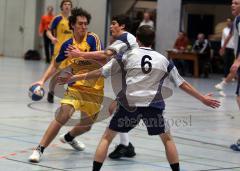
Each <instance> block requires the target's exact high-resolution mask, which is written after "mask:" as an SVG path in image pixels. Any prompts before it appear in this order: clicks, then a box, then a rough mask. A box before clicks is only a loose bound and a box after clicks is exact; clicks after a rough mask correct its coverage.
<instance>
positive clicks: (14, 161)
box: [0, 57, 240, 171]
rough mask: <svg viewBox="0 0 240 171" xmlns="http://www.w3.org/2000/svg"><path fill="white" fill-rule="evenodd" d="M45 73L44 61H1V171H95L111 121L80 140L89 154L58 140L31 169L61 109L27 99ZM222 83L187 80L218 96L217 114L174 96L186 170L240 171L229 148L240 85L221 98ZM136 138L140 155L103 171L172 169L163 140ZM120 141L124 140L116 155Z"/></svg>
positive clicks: (238, 117)
mask: <svg viewBox="0 0 240 171" xmlns="http://www.w3.org/2000/svg"><path fill="white" fill-rule="evenodd" d="M45 69H46V65H45V64H44V62H39V61H24V60H22V59H15V58H6V57H5V58H3V57H1V58H0V83H1V84H0V97H1V98H0V109H1V115H0V132H1V134H0V170H4V171H12V170H18V171H30V170H32V171H50V170H64V171H71V170H72V171H75V170H78V171H85V170H86V171H87V170H89V171H90V170H91V166H92V160H93V155H94V152H95V150H96V146H97V144H98V141H99V138H100V137H101V135H102V133H103V131H104V129H105V127H106V126H107V125H108V120H104V121H101V122H98V123H97V124H95V125H94V127H93V129H92V130H91V131H90V132H89V133H87V134H85V135H83V136H81V137H78V139H79V140H81V141H83V142H84V143H85V144H86V145H87V148H86V150H85V151H84V152H76V151H74V150H72V149H71V148H70V147H69V146H67V145H65V144H61V143H60V142H59V141H58V139H55V140H54V142H53V143H52V144H51V146H50V147H49V148H48V149H46V151H45V153H44V157H43V160H42V162H40V163H39V164H31V163H29V162H28V160H27V158H28V156H29V155H30V154H31V152H32V148H33V147H35V146H36V145H37V144H38V142H39V141H40V138H41V136H42V135H43V133H44V131H45V129H46V127H47V126H48V124H49V122H50V121H51V120H52V119H53V118H54V111H55V110H56V108H57V107H58V101H56V102H55V104H48V103H47V101H46V97H45V98H44V99H43V100H42V101H40V102H34V103H32V101H31V100H30V99H29V97H28V95H27V94H28V87H29V85H30V83H32V82H33V81H36V80H37V79H38V78H39V77H40V75H41V73H42V72H43V71H44V70H45ZM220 79H221V77H220V76H211V78H210V79H193V78H186V80H188V81H189V82H190V83H192V84H193V85H194V86H195V87H196V88H197V89H199V90H201V91H203V92H204V93H207V92H213V93H214V95H215V96H216V98H218V99H219V100H220V101H221V102H222V106H221V108H219V109H217V110H213V109H210V108H207V107H205V106H203V105H202V104H200V103H199V102H198V101H197V100H195V99H193V98H192V97H190V96H187V95H186V94H185V93H183V92H182V91H181V90H179V89H174V95H173V96H172V97H171V98H169V99H168V100H167V108H166V112H165V117H166V118H168V121H169V122H170V124H172V129H171V130H172V134H173V136H174V139H175V142H176V144H177V148H178V151H179V156H180V164H181V170H182V171H200V170H201V171H210V170H235V171H237V170H240V153H237V152H233V151H231V150H230V149H229V145H230V144H231V143H233V142H235V140H237V139H238V138H239V137H240V133H239V128H240V126H239V123H240V114H239V109H238V108H237V105H236V102H235V95H234V91H235V86H236V82H233V83H231V84H230V85H228V87H227V89H226V94H227V97H225V98H221V97H220V96H219V95H218V92H216V91H214V88H213V86H214V84H216V83H217V82H218V81H219V80H220ZM46 89H47V88H46ZM105 89H106V96H109V97H112V96H113V94H112V92H111V91H110V90H111V88H110V84H109V80H108V81H106V86H105ZM68 129H70V127H64V128H63V129H62V130H61V132H60V133H65V132H66V131H67V130H68ZM130 138H131V142H132V143H133V144H134V145H135V147H136V152H137V156H136V157H135V158H132V159H128V158H124V159H121V160H119V161H112V160H110V159H107V160H106V162H105V163H104V166H103V169H102V170H105V171H122V170H127V171H146V170H147V171H159V170H161V171H164V170H166V171H167V170H170V168H169V164H168V162H167V160H166V157H165V152H164V148H163V145H162V143H161V142H160V139H159V138H158V137H149V136H148V135H147V132H146V129H145V127H144V126H142V125H141V124H140V125H139V126H138V127H137V128H136V129H134V130H133V131H132V132H131V133H130ZM117 142H118V138H116V139H115V140H114V143H113V144H112V145H111V148H110V151H112V150H113V149H114V146H115V145H116V144H117Z"/></svg>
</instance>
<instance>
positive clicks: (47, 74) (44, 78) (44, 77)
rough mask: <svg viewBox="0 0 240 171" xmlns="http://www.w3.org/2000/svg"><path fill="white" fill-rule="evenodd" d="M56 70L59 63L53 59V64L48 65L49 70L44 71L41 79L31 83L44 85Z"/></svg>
mask: <svg viewBox="0 0 240 171" xmlns="http://www.w3.org/2000/svg"><path fill="white" fill-rule="evenodd" d="M56 71H57V64H56V62H55V60H52V62H51V64H50V65H49V66H48V68H47V70H46V71H45V72H44V73H43V75H42V77H41V78H40V80H39V81H37V82H34V83H32V84H31V85H35V84H39V85H40V86H43V85H44V83H45V82H46V81H47V80H48V79H49V78H50V77H51V76H53V75H54V74H55V73H56Z"/></svg>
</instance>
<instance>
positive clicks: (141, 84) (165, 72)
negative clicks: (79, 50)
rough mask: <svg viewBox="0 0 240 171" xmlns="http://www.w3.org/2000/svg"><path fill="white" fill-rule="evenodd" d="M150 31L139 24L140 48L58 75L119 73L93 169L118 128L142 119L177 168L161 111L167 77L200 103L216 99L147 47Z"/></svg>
mask: <svg viewBox="0 0 240 171" xmlns="http://www.w3.org/2000/svg"><path fill="white" fill-rule="evenodd" d="M154 34H155V33H154V31H153V29H152V28H151V27H150V26H146V25H145V26H141V27H139V28H138V30H137V41H138V43H139V46H140V48H136V49H133V50H131V51H128V52H127V53H125V54H124V55H123V56H122V57H116V58H113V59H112V60H111V61H109V62H108V63H107V64H106V65H104V66H103V67H102V68H101V69H99V70H95V71H92V72H89V73H88V74H81V75H70V74H69V75H68V76H67V77H64V78H63V77H59V78H58V81H59V82H60V83H62V84H63V83H71V82H74V81H76V80H78V79H80V80H81V79H92V78H95V77H99V76H100V75H102V76H104V77H108V76H110V75H114V74H116V73H119V72H120V73H122V77H123V81H124V83H125V86H124V84H123V89H122V93H120V94H119V96H118V98H117V100H118V109H117V111H116V112H115V114H114V116H113V118H112V119H111V121H110V125H109V127H108V128H107V129H106V131H105V133H104V135H103V136H102V139H101V141H100V143H99V145H98V148H97V150H96V154H95V158H94V162H93V171H99V170H100V169H101V167H102V164H103V161H104V160H105V158H106V155H107V151H108V148H109V145H110V143H111V142H112V140H113V138H114V137H115V136H116V134H117V133H118V132H124V133H126V132H129V131H130V130H131V129H133V128H134V127H135V126H136V125H137V124H138V123H139V121H140V120H141V119H142V120H143V122H144V123H145V125H146V126H147V130H148V134H149V135H159V136H160V137H161V139H162V141H163V144H164V146H165V150H166V156H167V159H168V161H169V163H170V166H171V168H172V170H173V171H179V170H180V167H179V158H178V153H177V149H176V146H175V143H174V141H173V139H172V136H171V134H170V131H169V128H168V126H167V125H166V122H165V120H164V117H163V115H162V112H163V110H164V109H165V103H164V97H165V95H166V94H164V92H165V91H162V90H163V89H165V90H168V88H169V87H168V84H167V83H168V82H169V80H170V79H172V80H173V82H174V83H175V84H176V85H177V86H179V87H180V88H181V89H183V90H184V91H185V92H187V93H188V94H190V95H192V96H193V97H195V98H197V99H198V100H200V101H201V102H202V103H203V104H205V105H207V106H210V107H212V108H216V107H219V106H220V102H219V101H217V100H215V99H213V98H212V97H211V96H210V95H202V94H201V93H199V92H198V91H197V90H196V89H194V88H193V87H192V86H191V85H190V84H189V83H187V82H186V81H185V80H184V79H183V78H182V77H181V76H180V75H179V73H178V71H177V69H176V67H175V66H174V65H173V63H172V62H170V61H168V59H167V58H166V57H164V56H163V55H161V54H159V53H158V52H156V51H153V50H152V49H151V45H152V43H153V42H154V37H155V35H154Z"/></svg>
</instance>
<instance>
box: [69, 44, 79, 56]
mask: <svg viewBox="0 0 240 171" xmlns="http://www.w3.org/2000/svg"><path fill="white" fill-rule="evenodd" d="M65 54H66V56H67V57H69V58H77V57H80V56H81V51H80V50H79V49H78V48H76V47H74V46H72V45H69V46H68V48H67V50H66V51H65Z"/></svg>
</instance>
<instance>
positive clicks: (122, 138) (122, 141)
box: [119, 133, 129, 146]
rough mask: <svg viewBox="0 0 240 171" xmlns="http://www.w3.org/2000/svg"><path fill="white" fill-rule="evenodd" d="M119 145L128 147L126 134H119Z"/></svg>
mask: <svg viewBox="0 0 240 171" xmlns="http://www.w3.org/2000/svg"><path fill="white" fill-rule="evenodd" d="M119 136H120V144H122V145H125V146H128V145H129V136H128V133H120V134H119Z"/></svg>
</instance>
